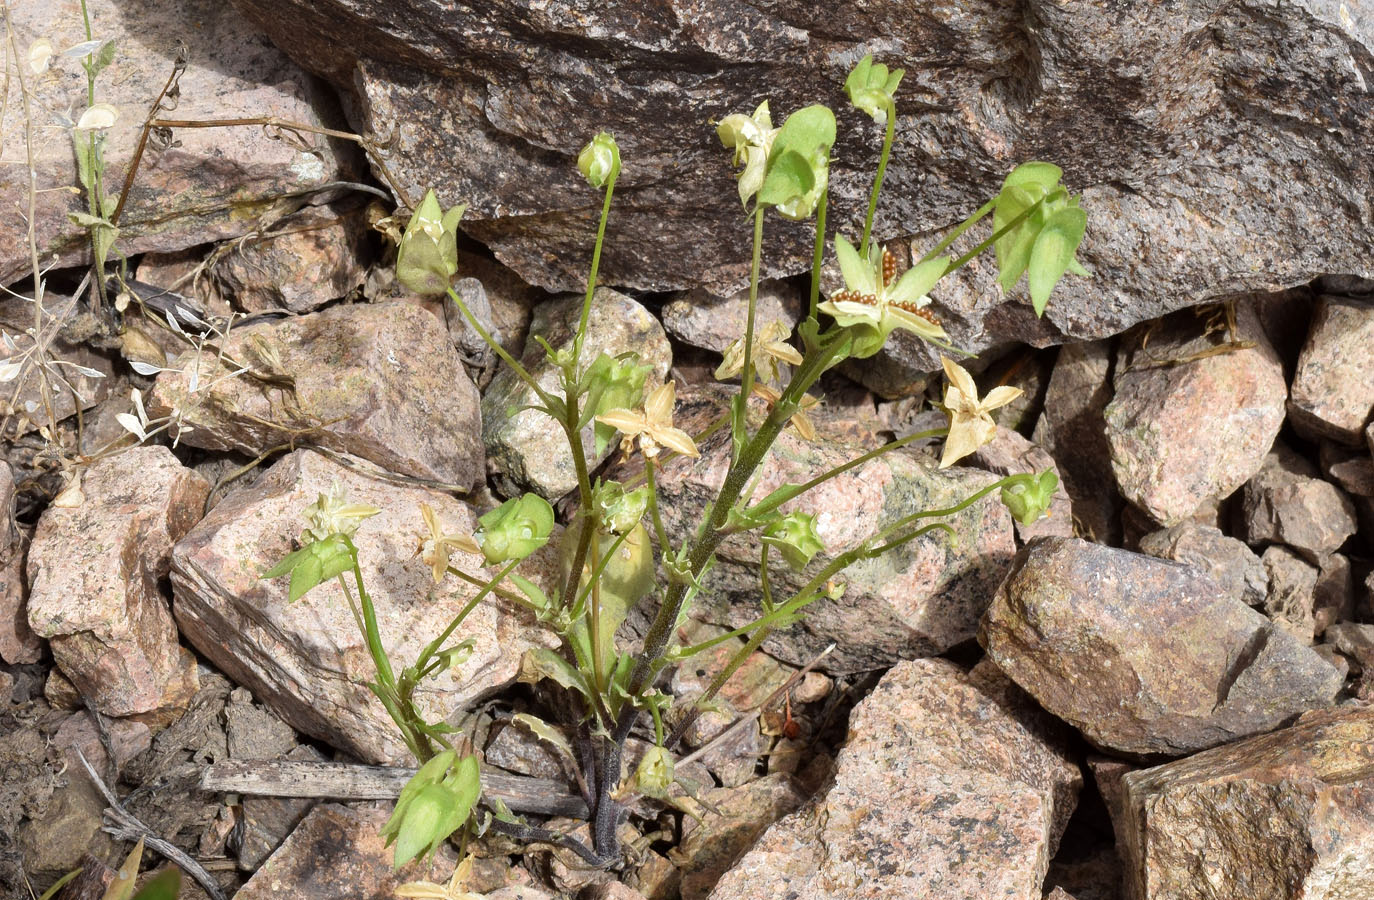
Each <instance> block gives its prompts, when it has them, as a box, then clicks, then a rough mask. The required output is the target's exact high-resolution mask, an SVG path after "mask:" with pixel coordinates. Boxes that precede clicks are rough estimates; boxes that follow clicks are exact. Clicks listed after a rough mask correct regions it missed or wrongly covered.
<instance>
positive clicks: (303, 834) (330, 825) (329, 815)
mask: <svg viewBox="0 0 1374 900" xmlns="http://www.w3.org/2000/svg"><path fill="white" fill-rule="evenodd" d="M390 814H391V813H390V810H389V809H377V808H375V807H374V808H368V807H359V806H343V805H340V804H338V803H323V804H321V805H319V806H317V807H315V808H314V809H313V810H311V812H310V814H309V815H308V816H306V817H305V819H304V820H303V821H302V822H301V824H300V825H298V826H296V830H295V831H293V832H291V836H290V837H288V838H287V839H286V841H285V843H283V844H282V845H281V846H280V847H278V848H277V851H276V852H275V853H273V854H272V855H271V857H269V858H268V860H267V861H266V862H265V863H263V864H262V868H260V869H258V870H257V871H256V872H254V873H253V877H252V878H250V879H248V882H247V884H245V885H244V886H243V887H242V888H240V889H239V892H238V893H237V894H235V895H234V897H235V900H278V898H281V897H356V898H357V900H390V898H393V897H395V896H396V888H398V887H400V886H401V885H402V884H406V883H408V882H412V881H429V882H433V883H437V884H439V885H443V884H446V883H447V882H448V880H449V876H450V875H452V874H453V869H454V866H455V865H457V860H456V859H455V857H454V853H453V851H452V850H450V849H449V848H448V847H447V846H445V847H441V848H440V850H439V852H438V853H437V854H436V855H435V857H434V859H433V860H432V861H428V862H420V861H418V860H415V861H411V862H409V863H406V864H405V865H404V866H402V867H401V868H400V869H398V870H395V871H393V870H392V868H391V863H392V859H393V856H394V854H393V853H392V849H391V848H390V847H383V846H382V838H381V835H380V834H379V833H378V832H380V831H381V829H382V826H383V825H384V824H386V820H387V817H388V816H390Z"/></svg>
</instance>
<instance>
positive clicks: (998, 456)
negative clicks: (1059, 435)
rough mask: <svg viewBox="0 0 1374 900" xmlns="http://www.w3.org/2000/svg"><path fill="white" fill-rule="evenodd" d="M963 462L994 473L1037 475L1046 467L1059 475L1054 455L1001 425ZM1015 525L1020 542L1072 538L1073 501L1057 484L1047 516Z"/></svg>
mask: <svg viewBox="0 0 1374 900" xmlns="http://www.w3.org/2000/svg"><path fill="white" fill-rule="evenodd" d="M967 464H968V465H971V466H977V467H978V468H980V469H987V470H988V471H989V472H991V473H993V474H994V475H1021V474H1030V473H1036V474H1038V473H1040V472H1044V471H1046V470H1053V471H1054V473H1055V475H1056V476H1058V475H1059V469H1058V467H1057V466H1055V464H1054V458H1053V457H1051V456H1050V454H1049V453H1048V452H1046V451H1045V450H1044V448H1042V447H1040V446H1039V445H1038V444H1034V443H1032V442H1031V441H1029V440H1027V439H1026V438H1024V437H1022V436H1021V435H1020V434H1018V433H1017V432H1015V431H1012V430H1011V429H1010V428H1004V427H1002V426H1001V425H998V426H997V434H996V436H995V437H994V438H993V439H992V441H991V442H989V443H987V444H984V445H983V446H982V447H979V448H978V450H977V451H976V452H975V453H974V454H973V455H972V456H970V457H969V458H968V463H967ZM1015 525H1016V536H1017V537H1018V538H1020V539H1021V540H1022V541H1023V542H1024V541H1029V540H1031V539H1032V538H1037V537H1050V536H1058V537H1073V503H1072V502H1071V501H1070V500H1069V495H1068V494H1067V493H1065V491H1064V490H1063V488H1062V487H1060V488H1059V489H1057V490H1056V491H1055V492H1054V499H1053V500H1052V501H1050V508H1049V510H1048V513H1047V515H1044V516H1042V517H1041V518H1040V519H1038V520H1036V521H1035V522H1032V523H1031V524H1029V525H1022V524H1021V523H1020V522H1016V523H1015Z"/></svg>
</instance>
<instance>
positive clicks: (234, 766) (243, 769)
mask: <svg viewBox="0 0 1374 900" xmlns="http://www.w3.org/2000/svg"><path fill="white" fill-rule="evenodd" d="M414 774H415V770H414V769H409V768H403V767H397V768H393V767H391V766H363V765H350V764H348V763H334V762H311V761H308V760H287V759H277V760H237V759H235V760H227V761H225V762H219V763H215V764H214V765H210V766H206V768H205V772H204V773H203V774H202V775H201V778H200V786H201V789H202V790H206V791H227V792H232V793H238V794H255V795H259V796H267V797H309V798H313V799H320V800H322V799H326V798H328V799H333V800H395V799H396V797H397V796H398V795H399V794H400V793H401V788H402V787H404V786H405V783H406V782H407V781H409V780H410V777H411V776H412V775H414ZM482 791H483V793H485V794H486V796H488V797H491V798H492V799H499V800H501V801H503V802H504V803H505V804H506V806H508V807H510V809H511V811H513V812H517V813H535V814H538V815H543V816H570V817H572V818H575V819H585V818H586V817H587V803H586V801H585V800H583V799H582V798H581V797H579V796H577V795H576V794H573V793H571V792H570V791H569V790H568V788H567V785H564V784H562V783H561V782H557V781H553V780H550V779H548V778H527V777H523V776H519V775H507V774H505V773H504V772H493V771H491V770H490V769H483V770H482Z"/></svg>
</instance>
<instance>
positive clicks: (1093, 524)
mask: <svg viewBox="0 0 1374 900" xmlns="http://www.w3.org/2000/svg"><path fill="white" fill-rule="evenodd" d="M1114 358H1115V354H1114V353H1113V351H1112V344H1111V342H1110V341H1096V342H1093V343H1090V344H1066V345H1065V346H1063V347H1060V348H1059V355H1058V357H1057V358H1056V360H1055V363H1054V369H1053V371H1052V372H1051V373H1050V383H1049V387H1048V388H1046V390H1045V411H1044V413H1042V414H1041V416H1040V419H1039V421H1038V422H1036V425H1035V434H1034V435H1033V439H1034V440H1035V442H1036V443H1037V444H1039V445H1040V446H1042V447H1044V448H1045V449H1046V450H1048V451H1049V454H1050V456H1052V457H1053V458H1054V462H1055V465H1056V466H1058V468H1059V477H1060V479H1061V480H1062V482H1063V489H1064V492H1065V493H1066V494H1068V495H1069V497H1070V498H1071V500H1072V502H1073V513H1074V516H1075V517H1076V518H1077V519H1078V520H1079V521H1080V522H1081V523H1082V524H1083V527H1084V529H1086V532H1087V534H1088V535H1091V536H1092V537H1094V538H1095V539H1097V540H1099V541H1107V542H1111V541H1114V540H1116V539H1119V538H1120V536H1121V525H1120V522H1119V521H1118V519H1119V516H1120V513H1121V507H1122V504H1123V501H1122V499H1121V493H1120V492H1119V491H1118V490H1117V487H1116V476H1115V475H1114V474H1113V473H1112V469H1111V465H1110V460H1111V453H1110V450H1109V448H1108V446H1107V436H1106V435H1107V423H1106V420H1105V419H1104V418H1103V410H1105V409H1106V407H1107V404H1108V403H1110V402H1111V399H1112V367H1113V361H1114Z"/></svg>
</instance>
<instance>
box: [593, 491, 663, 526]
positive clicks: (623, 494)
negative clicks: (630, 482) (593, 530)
mask: <svg viewBox="0 0 1374 900" xmlns="http://www.w3.org/2000/svg"><path fill="white" fill-rule="evenodd" d="M592 502H593V503H594V504H595V505H596V508H597V512H598V514H599V515H598V518H600V520H601V523H602V524H603V525H605V526H606V528H607V529H609V530H610V531H611V532H612V533H613V534H624V533H625V532H627V531H629V530H630V529H631V528H634V527H635V526H636V525H638V524H639V522H640V520H641V519H643V518H644V512H645V511H646V510H647V509H648V508H649V487H648V485H645V486H644V487H641V488H636V489H635V490H633V491H627V490H625V486H624V485H622V484H621V483H620V482H618V481H607V482H604V483H601V484H598V485H597V487H596V491H595V493H594V495H593V498H592Z"/></svg>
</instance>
